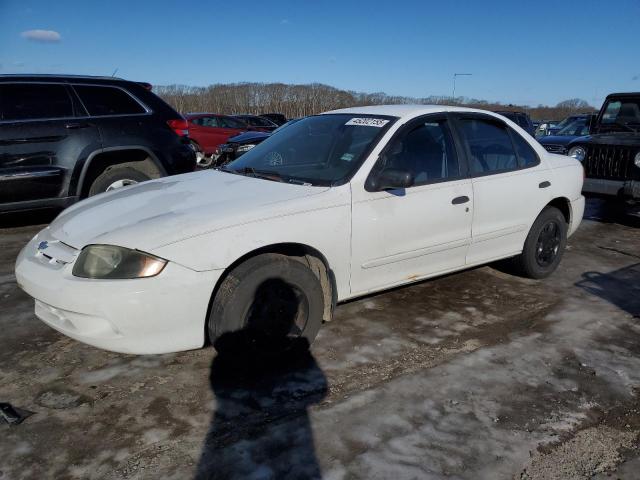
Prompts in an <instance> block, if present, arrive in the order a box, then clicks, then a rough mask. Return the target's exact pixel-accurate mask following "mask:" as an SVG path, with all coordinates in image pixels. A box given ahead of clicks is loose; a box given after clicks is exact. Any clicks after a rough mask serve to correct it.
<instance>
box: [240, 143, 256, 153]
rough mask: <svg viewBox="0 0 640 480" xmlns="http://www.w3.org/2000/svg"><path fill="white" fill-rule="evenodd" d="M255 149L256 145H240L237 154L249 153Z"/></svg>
mask: <svg viewBox="0 0 640 480" xmlns="http://www.w3.org/2000/svg"><path fill="white" fill-rule="evenodd" d="M253 147H255V145H253V144H249V145H240V146H239V147H238V148H237V149H236V152H238V153H245V152H248V151H249V150H251V149H252V148H253Z"/></svg>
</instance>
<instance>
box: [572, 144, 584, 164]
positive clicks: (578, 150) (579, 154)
mask: <svg viewBox="0 0 640 480" xmlns="http://www.w3.org/2000/svg"><path fill="white" fill-rule="evenodd" d="M569 156H570V157H573V158H575V159H576V160H578V161H579V162H581V161H583V160H584V157H586V156H587V152H586V151H585V150H584V148H583V147H572V148H571V150H569Z"/></svg>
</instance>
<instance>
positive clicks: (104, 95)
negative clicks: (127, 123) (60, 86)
mask: <svg viewBox="0 0 640 480" xmlns="http://www.w3.org/2000/svg"><path fill="white" fill-rule="evenodd" d="M73 88H74V89H75V91H76V92H77V93H78V95H79V96H80V100H82V103H84V106H85V107H86V108H87V110H88V111H89V115H91V116H93V117H102V116H105V115H134V114H137V113H145V111H146V110H145V109H144V108H143V107H142V105H140V104H139V103H138V102H136V101H135V100H134V99H133V98H132V97H131V95H129V94H128V93H126V92H125V91H124V90H120V89H119V88H114V87H102V86H100V87H94V86H87V85H74V86H73Z"/></svg>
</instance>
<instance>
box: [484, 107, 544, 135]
mask: <svg viewBox="0 0 640 480" xmlns="http://www.w3.org/2000/svg"><path fill="white" fill-rule="evenodd" d="M493 113H497V114H499V115H502V116H503V117H507V118H508V119H509V120H511V121H512V122H513V123H515V124H516V125H518V126H519V127H520V128H522V129H523V130H524V131H525V132H527V133H528V134H529V135H531V136H532V137H534V136H535V134H536V127H534V126H533V122H532V121H531V117H529V115H528V114H527V113H524V112H513V111H506V110H495V111H494V112H493Z"/></svg>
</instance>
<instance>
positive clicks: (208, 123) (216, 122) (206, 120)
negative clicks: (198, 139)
mask: <svg viewBox="0 0 640 480" xmlns="http://www.w3.org/2000/svg"><path fill="white" fill-rule="evenodd" d="M200 120H202V123H201V124H200V125H202V126H203V127H210V128H218V127H221V126H222V125H221V124H220V119H219V118H218V117H202V118H201V119H200Z"/></svg>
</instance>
